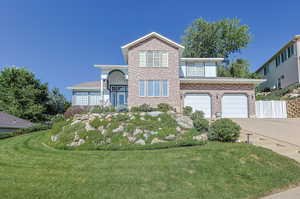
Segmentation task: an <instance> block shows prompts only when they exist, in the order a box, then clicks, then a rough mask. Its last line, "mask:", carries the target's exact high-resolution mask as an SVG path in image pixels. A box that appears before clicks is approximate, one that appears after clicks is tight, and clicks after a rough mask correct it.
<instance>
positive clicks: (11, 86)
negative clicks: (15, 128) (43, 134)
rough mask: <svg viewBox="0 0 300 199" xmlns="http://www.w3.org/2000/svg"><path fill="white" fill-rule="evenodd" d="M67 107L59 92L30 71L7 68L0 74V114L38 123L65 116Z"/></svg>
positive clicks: (67, 104)
mask: <svg viewBox="0 0 300 199" xmlns="http://www.w3.org/2000/svg"><path fill="white" fill-rule="evenodd" d="M68 106H69V103H68V102H67V100H66V99H65V98H64V96H63V95H62V94H61V93H59V90H58V89H53V90H52V91H51V92H49V91H48V84H47V83H42V82H41V81H40V80H39V79H37V78H36V77H35V75H34V74H33V73H32V72H29V71H28V70H27V69H25V68H17V67H5V68H4V69H3V70H1V71H0V111H5V112H7V113H10V114H12V115H15V116H17V117H20V118H23V119H27V120H30V121H33V122H39V121H44V120H47V119H48V115H55V114H58V113H63V112H64V111H65V110H66V108H68Z"/></svg>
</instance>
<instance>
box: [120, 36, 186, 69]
mask: <svg viewBox="0 0 300 199" xmlns="http://www.w3.org/2000/svg"><path fill="white" fill-rule="evenodd" d="M150 37H157V38H159V39H161V40H163V41H165V42H166V43H169V44H170V45H173V46H176V47H178V48H179V51H180V54H181V53H182V52H183V49H184V46H182V45H180V44H178V43H176V42H174V41H172V40H170V39H168V38H166V37H164V36H162V35H160V34H158V33H156V32H151V33H149V34H147V35H145V36H143V37H141V38H139V39H137V40H135V41H133V42H130V43H128V44H126V45H124V46H122V47H121V49H122V53H123V56H124V59H125V63H127V62H128V49H129V48H130V47H131V46H133V45H136V44H138V43H140V42H142V41H144V40H146V39H148V38H150Z"/></svg>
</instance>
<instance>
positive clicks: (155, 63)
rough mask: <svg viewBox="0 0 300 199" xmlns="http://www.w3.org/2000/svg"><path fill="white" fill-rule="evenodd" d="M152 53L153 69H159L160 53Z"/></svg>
mask: <svg viewBox="0 0 300 199" xmlns="http://www.w3.org/2000/svg"><path fill="white" fill-rule="evenodd" d="M153 53H154V55H153V56H154V65H153V66H155V67H160V52H159V51H153Z"/></svg>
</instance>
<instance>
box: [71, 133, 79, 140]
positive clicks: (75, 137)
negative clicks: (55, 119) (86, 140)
mask: <svg viewBox="0 0 300 199" xmlns="http://www.w3.org/2000/svg"><path fill="white" fill-rule="evenodd" d="M79 139H80V137H79V135H78V134H77V132H75V136H74V139H73V141H74V142H77V141H79Z"/></svg>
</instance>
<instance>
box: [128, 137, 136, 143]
mask: <svg viewBox="0 0 300 199" xmlns="http://www.w3.org/2000/svg"><path fill="white" fill-rule="evenodd" d="M127 138H128V141H129V142H134V141H135V140H136V137H134V136H128V137H127Z"/></svg>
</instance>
